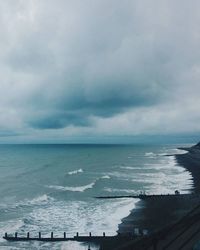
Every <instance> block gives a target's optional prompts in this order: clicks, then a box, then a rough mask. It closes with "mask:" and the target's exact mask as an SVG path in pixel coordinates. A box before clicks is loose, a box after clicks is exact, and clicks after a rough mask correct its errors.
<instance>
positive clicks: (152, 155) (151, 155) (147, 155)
mask: <svg viewBox="0 0 200 250" xmlns="http://www.w3.org/2000/svg"><path fill="white" fill-rule="evenodd" d="M145 156H146V157H150V158H151V157H155V156H156V154H154V153H153V152H146V153H145Z"/></svg>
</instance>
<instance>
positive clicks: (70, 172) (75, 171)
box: [68, 168, 83, 175]
mask: <svg viewBox="0 0 200 250" xmlns="http://www.w3.org/2000/svg"><path fill="white" fill-rule="evenodd" d="M78 173H83V169H82V168H80V169H77V170H74V171H69V172H68V174H69V175H73V174H78Z"/></svg>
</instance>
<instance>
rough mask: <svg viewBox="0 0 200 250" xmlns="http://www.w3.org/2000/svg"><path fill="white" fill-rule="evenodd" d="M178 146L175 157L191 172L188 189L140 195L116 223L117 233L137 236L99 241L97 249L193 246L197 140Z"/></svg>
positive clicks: (197, 212)
mask: <svg viewBox="0 0 200 250" xmlns="http://www.w3.org/2000/svg"><path fill="white" fill-rule="evenodd" d="M180 149H182V150H185V151H186V153H183V154H177V155H175V157H176V161H177V163H178V164H179V165H181V166H183V167H184V168H185V169H186V170H187V171H189V172H190V173H191V175H192V178H193V183H194V186H193V187H192V188H191V193H190V194H179V193H177V194H170V195H155V196H152V195H150V196H148V195H146V196H145V197H142V199H141V200H140V201H139V202H138V203H137V205H136V208H134V209H133V210H132V211H131V213H130V214H129V216H128V217H126V218H124V219H123V220H122V223H121V224H120V225H119V227H118V234H119V235H123V234H126V235H128V234H129V235H131V234H133V233H136V234H138V236H136V235H135V236H133V237H132V239H130V240H129V241H127V242H126V243H125V244H124V242H122V244H121V245H120V242H119V241H118V242H117V244H116V245H115V242H110V244H109V243H108V242H106V243H103V242H102V245H101V248H100V249H104V250H105V249H121V250H122V249H124V250H126V249H127V250H128V249H134V250H144V249H146V250H147V249H149V250H150V249H152V250H153V249H156V250H160V249H168V250H170V249H171V250H175V249H185V250H189V249H193V246H194V245H195V242H197V241H198V239H199V240H200V143H198V144H196V145H194V146H192V147H190V148H180ZM147 232H148V234H147ZM144 234H145V235H144ZM146 234H147V235H146ZM111 243H112V244H111ZM199 249H200V248H199Z"/></svg>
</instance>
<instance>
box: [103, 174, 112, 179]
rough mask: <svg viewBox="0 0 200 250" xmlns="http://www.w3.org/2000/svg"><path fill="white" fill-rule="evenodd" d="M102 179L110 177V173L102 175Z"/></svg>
mask: <svg viewBox="0 0 200 250" xmlns="http://www.w3.org/2000/svg"><path fill="white" fill-rule="evenodd" d="M101 179H110V176H109V175H104V176H102V177H101Z"/></svg>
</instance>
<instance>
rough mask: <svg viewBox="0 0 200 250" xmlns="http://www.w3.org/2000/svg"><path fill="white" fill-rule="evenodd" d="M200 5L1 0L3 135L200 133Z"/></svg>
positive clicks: (169, 0) (183, 0)
mask: <svg viewBox="0 0 200 250" xmlns="http://www.w3.org/2000/svg"><path fill="white" fill-rule="evenodd" d="M199 10H200V1H198V0H197V1H195V0H192V1H187V0H176V1H174V0H162V1H160V0H143V1H141V0H123V1H121V0H56V1H55V0H15V1H13V0H6V1H5V0H0V142H6V141H8V142H12V141H30V142H31V141H44V142H45V141H48V140H50V141H54V140H55V141H59V140H61V141H65V140H66V141H67V140H68V139H69V138H71V140H72V141H73V138H75V139H77V138H86V140H87V138H90V137H94V138H95V137H106V136H138V135H143V136H144V135H159V134H164V135H168V134H179V133H181V134H190V133H196V134H198V133H199V132H200V14H199Z"/></svg>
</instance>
